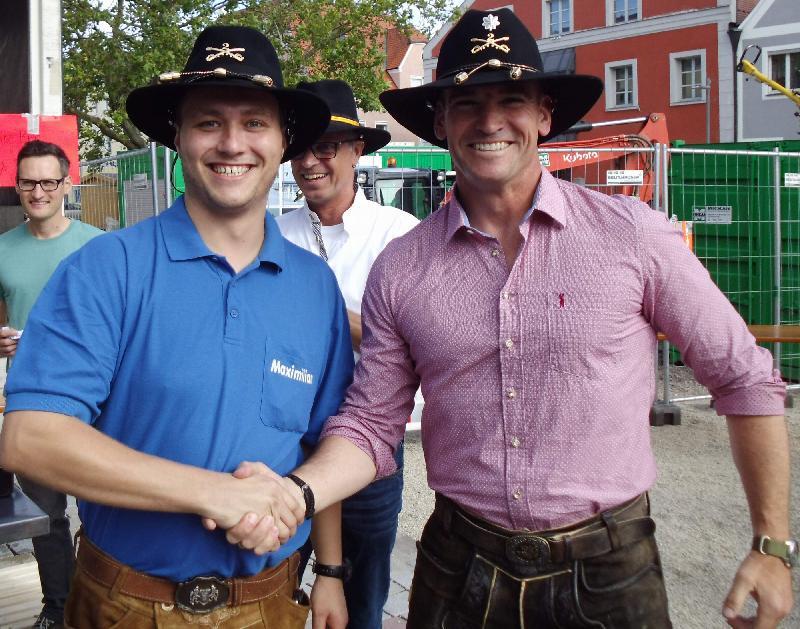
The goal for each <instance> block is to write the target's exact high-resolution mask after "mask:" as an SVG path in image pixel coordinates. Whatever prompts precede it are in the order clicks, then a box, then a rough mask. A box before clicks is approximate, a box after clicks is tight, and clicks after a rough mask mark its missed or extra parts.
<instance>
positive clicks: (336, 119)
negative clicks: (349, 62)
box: [297, 79, 392, 155]
mask: <svg viewBox="0 0 800 629" xmlns="http://www.w3.org/2000/svg"><path fill="white" fill-rule="evenodd" d="M297 89H299V90H304V91H306V92H310V93H311V94H315V95H316V96H319V97H320V98H321V99H322V100H324V101H325V104H326V105H327V106H328V109H330V110H331V122H330V124H329V125H328V128H327V129H325V131H324V132H323V135H324V134H327V133H338V132H340V131H354V132H355V133H356V135H358V136H359V137H360V138H361V139H362V140H364V154H365V155H366V154H367V153H373V152H375V151H377V150H378V149H379V148H383V147H384V146H386V145H387V144H389V142H390V141H391V139H392V136H391V135H390V134H389V132H388V131H384V130H383V129H375V128H373V127H364V126H362V125H361V123H360V122H359V121H358V111H357V107H356V98H355V96H353V90H352V88H351V87H350V86H349V85H348V84H347V83H345V82H344V81H340V80H338V79H326V80H323V81H314V82H306V81H301V82H300V83H298V84H297Z"/></svg>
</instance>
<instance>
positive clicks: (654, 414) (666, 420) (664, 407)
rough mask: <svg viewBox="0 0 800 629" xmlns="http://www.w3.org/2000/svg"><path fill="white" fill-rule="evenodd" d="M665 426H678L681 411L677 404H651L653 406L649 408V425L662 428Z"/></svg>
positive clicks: (658, 402) (659, 402)
mask: <svg viewBox="0 0 800 629" xmlns="http://www.w3.org/2000/svg"><path fill="white" fill-rule="evenodd" d="M665 424H671V425H672V426H680V424H681V409H680V407H678V405H677V404H667V403H666V402H662V401H661V400H656V401H655V402H653V406H652V407H650V425H651V426H663V425H665Z"/></svg>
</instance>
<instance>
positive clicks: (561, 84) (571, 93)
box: [380, 70, 603, 148]
mask: <svg viewBox="0 0 800 629" xmlns="http://www.w3.org/2000/svg"><path fill="white" fill-rule="evenodd" d="M523 82H536V83H540V84H541V85H542V91H543V92H544V93H546V94H549V95H550V97H551V98H553V100H554V101H555V106H554V109H553V119H552V122H551V125H550V133H548V134H547V135H545V136H542V137H541V138H540V143H542V142H547V141H548V140H550V139H552V138H554V137H555V136H557V135H559V134H560V133H563V132H564V131H566V130H567V129H569V128H570V127H571V126H572V125H574V124H575V123H576V122H578V121H579V120H580V119H581V118H582V117H583V116H585V115H586V114H587V113H588V112H589V110H590V109H591V108H592V107H593V106H594V104H595V103H596V102H597V99H598V98H600V95H601V94H602V93H603V82H602V81H601V80H600V79H599V78H597V77H596V76H590V75H585V74H556V73H547V72H537V73H527V74H526V75H524V76H523V77H521V78H520V79H518V80H516V81H511V80H509V78H508V71H507V70H505V71H503V70H501V71H495V70H488V71H483V72H476V73H475V74H473V75H472V76H471V77H470V78H469V80H468V81H466V82H464V83H462V84H461V85H460V86H456V84H455V82H454V80H453V77H446V78H444V79H440V80H438V81H434V82H432V83H427V84H425V85H421V86H419V87H409V88H406V89H400V90H388V91H386V92H383V93H382V94H381V95H380V99H381V103H382V104H383V106H384V107H385V108H386V110H387V111H388V112H389V113H390V114H391V115H392V117H393V118H394V119H395V120H397V122H399V123H400V124H401V125H403V126H404V127H405V128H406V129H408V130H409V131H411V132H412V133H414V134H415V135H417V136H418V137H420V138H422V139H423V140H427V141H428V142H430V143H431V144H433V145H435V146H440V147H442V148H447V140H446V139H445V140H442V139H440V138H437V137H436V133H435V132H434V128H433V125H434V116H435V114H434V111H433V109H431V106H433V105H435V104H436V101H437V100H438V98H439V96H441V94H442V92H443V91H444V90H446V89H449V88H455V89H461V88H465V87H475V86H488V85H500V84H507V85H514V84H518V83H523Z"/></svg>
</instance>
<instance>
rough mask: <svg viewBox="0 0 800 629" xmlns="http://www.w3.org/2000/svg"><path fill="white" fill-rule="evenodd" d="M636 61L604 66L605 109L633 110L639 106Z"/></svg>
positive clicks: (618, 62) (624, 61)
mask: <svg viewBox="0 0 800 629" xmlns="http://www.w3.org/2000/svg"><path fill="white" fill-rule="evenodd" d="M636 67H637V63H636V59H625V60H623V61H612V62H611V63H607V64H606V109H635V108H636V107H638V106H639V96H638V91H639V85H638V78H637V72H636Z"/></svg>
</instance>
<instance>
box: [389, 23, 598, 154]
mask: <svg viewBox="0 0 800 629" xmlns="http://www.w3.org/2000/svg"><path fill="white" fill-rule="evenodd" d="M436 77H437V80H436V81H433V82H432V83H427V84H425V85H421V86H419V87H410V88H406V89H401V90H389V91H386V92H383V93H382V94H381V96H380V99H381V103H383V106H384V107H386V109H387V111H388V112H389V113H390V114H391V115H392V116H393V117H394V119H395V120H397V121H398V122H399V123H400V124H402V125H403V126H404V127H406V128H407V129H408V130H410V131H412V132H413V133H415V134H416V135H418V136H419V137H420V138H422V139H423V140H427V141H428V142H430V143H431V144H435V145H436V146H441V147H442V148H447V140H441V139H439V138H437V137H436V134H435V133H434V131H433V122H434V112H433V109H434V105H435V103H436V100H437V99H438V98H439V96H440V95H441V93H442V91H443V90H446V89H449V88H458V87H459V86H464V87H475V86H482V85H500V84H510V83H518V82H522V81H535V82H537V83H539V85H540V88H541V90H542V92H543V93H545V94H548V95H549V96H550V97H551V98H552V99H553V120H552V124H551V127H550V133H548V134H547V135H545V136H542V137H541V139H540V141H541V142H546V141H547V140H549V139H551V138H553V137H555V136H557V135H558V134H559V133H562V132H564V131H566V130H567V129H569V128H570V127H571V126H572V125H573V124H575V123H576V122H578V120H580V119H581V117H583V116H584V115H585V114H586V113H587V112H588V111H589V110H590V109H591V108H592V105H594V104H595V102H597V99H598V98H599V97H600V94H602V92H603V82H602V81H601V80H600V79H599V78H597V77H596V76H588V75H582V74H559V73H556V72H545V71H544V67H543V65H542V57H541V55H540V54H539V47H538V46H537V45H536V40H535V39H534V38H533V35H531V34H530V32H529V31H528V29H527V28H525V25H524V24H523V23H522V22H520V20H519V18H518V17H517V16H516V15H515V14H514V12H513V11H511V10H510V9H497V10H494V11H474V10H470V11H467V12H466V13H465V14H464V15H463V16H462V18H461V19H460V20H459V21H458V22H457V23H456V25H455V26H454V27H453V29H452V30H451V31H450V33H448V34H447V36H446V37H445V39H444V42H443V43H442V47H441V49H440V51H439V60H438V61H437V63H436Z"/></svg>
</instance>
